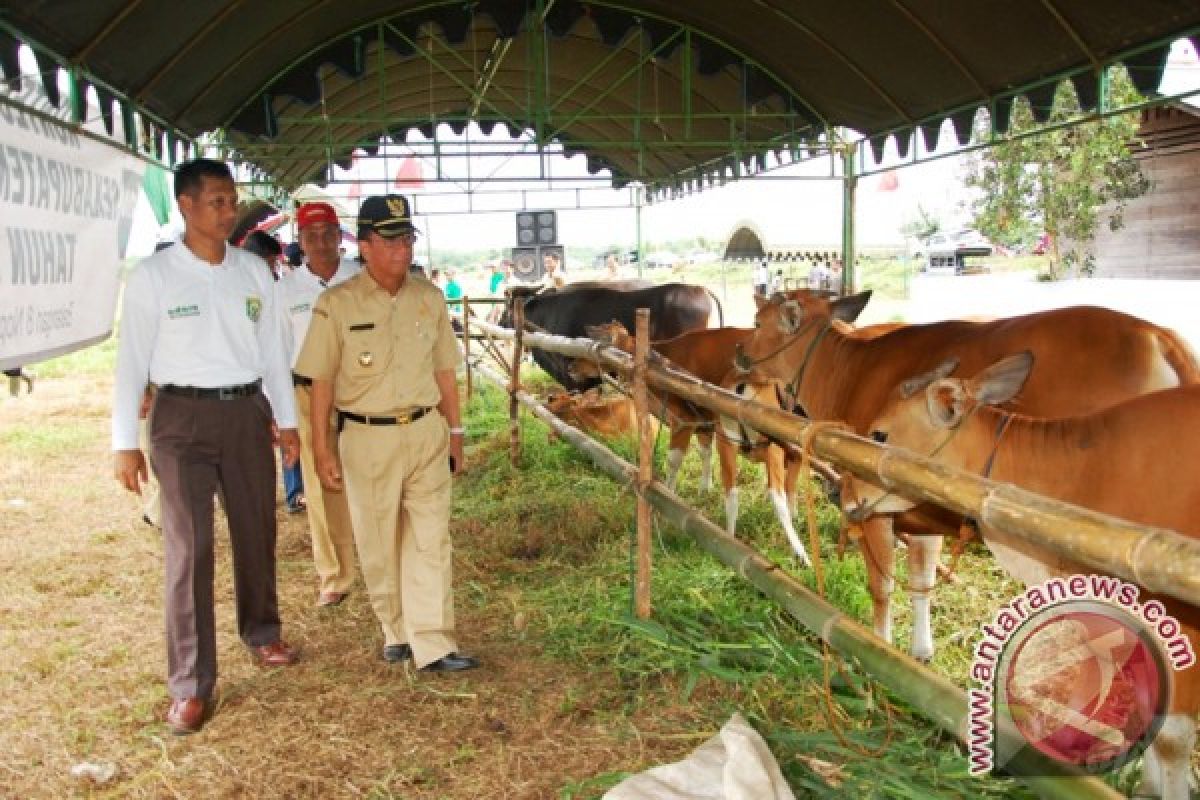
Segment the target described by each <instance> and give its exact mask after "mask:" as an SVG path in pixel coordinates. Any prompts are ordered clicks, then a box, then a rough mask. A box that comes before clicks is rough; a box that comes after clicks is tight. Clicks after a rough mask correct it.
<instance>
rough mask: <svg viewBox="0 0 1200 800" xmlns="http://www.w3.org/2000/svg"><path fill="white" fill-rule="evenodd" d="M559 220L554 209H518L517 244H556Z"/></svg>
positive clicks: (525, 245) (527, 245) (521, 245)
mask: <svg viewBox="0 0 1200 800" xmlns="http://www.w3.org/2000/svg"><path fill="white" fill-rule="evenodd" d="M557 242H558V220H557V218H556V215H555V213H554V212H553V211H518V212H517V246H518V247H531V246H534V245H544V244H556V243H557Z"/></svg>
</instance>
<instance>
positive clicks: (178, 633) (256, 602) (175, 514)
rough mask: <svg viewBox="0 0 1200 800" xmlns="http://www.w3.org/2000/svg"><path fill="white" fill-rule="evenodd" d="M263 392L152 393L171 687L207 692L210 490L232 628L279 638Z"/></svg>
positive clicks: (211, 622) (210, 663)
mask: <svg viewBox="0 0 1200 800" xmlns="http://www.w3.org/2000/svg"><path fill="white" fill-rule="evenodd" d="M270 426H271V408H270V404H269V403H268V402H267V399H266V397H264V396H263V395H262V394H258V395H254V396H252V397H243V398H238V399H234V400H216V399H211V400H210V399H195V398H190V397H180V396H178V395H172V394H168V393H166V392H158V394H157V396H156V397H155V399H154V408H153V410H152V412H151V418H150V460H151V464H152V465H153V467H154V474H155V475H156V476H157V478H158V484H159V487H160V490H161V493H162V513H163V520H162V524H163V551H164V556H165V560H166V582H165V587H164V588H165V594H166V623H167V691H168V692H169V693H170V695H171V696H172V697H174V698H184V697H202V698H208V697H211V696H212V692H213V688H214V687H215V686H216V682H217V632H216V622H215V614H214V611H213V569H214V568H213V494H214V492H215V491H216V490H217V488H218V487H220V489H221V490H222V494H223V496H224V498H225V514H226V517H227V518H228V520H229V538H230V542H231V545H232V551H233V583H234V592H235V594H236V597H237V625H238V634H239V635H240V636H241V638H242V641H243V642H245V643H246V644H247V645H248V646H258V645H264V644H270V643H272V642H274V641H276V640H278V639H279V635H280V627H281V626H280V622H279V605H278V601H277V599H276V595H275V456H274V450H273V448H272V444H271V428H270Z"/></svg>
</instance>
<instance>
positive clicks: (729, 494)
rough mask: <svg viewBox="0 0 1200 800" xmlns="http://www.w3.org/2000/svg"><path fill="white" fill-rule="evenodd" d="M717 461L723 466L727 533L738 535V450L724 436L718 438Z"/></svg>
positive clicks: (722, 484) (722, 483) (722, 475)
mask: <svg viewBox="0 0 1200 800" xmlns="http://www.w3.org/2000/svg"><path fill="white" fill-rule="evenodd" d="M717 460H718V461H719V462H720V465H721V486H722V487H723V488H724V489H725V531H726V532H727V533H728V534H729V535H730V536H736V535H737V519H738V487H737V475H738V465H737V449H736V448H735V447H734V445H733V442H731V441H729V440H728V439H727V438H725V437H724V436H718V437H717Z"/></svg>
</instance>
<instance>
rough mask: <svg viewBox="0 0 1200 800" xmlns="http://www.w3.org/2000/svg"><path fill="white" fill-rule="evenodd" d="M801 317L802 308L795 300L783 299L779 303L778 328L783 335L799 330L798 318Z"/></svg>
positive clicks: (802, 315)
mask: <svg viewBox="0 0 1200 800" xmlns="http://www.w3.org/2000/svg"><path fill="white" fill-rule="evenodd" d="M803 318H804V309H803V308H801V307H800V304H799V303H797V302H796V301H795V300H785V301H783V302H782V303H780V304H779V330H780V332H781V333H783V334H784V335H785V336H790V335H791V334H793V333H795V332H796V331H798V330H800V320H802V319H803Z"/></svg>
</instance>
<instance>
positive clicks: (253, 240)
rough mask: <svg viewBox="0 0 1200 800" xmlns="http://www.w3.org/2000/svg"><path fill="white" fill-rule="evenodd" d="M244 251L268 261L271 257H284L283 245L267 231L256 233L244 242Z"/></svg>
mask: <svg viewBox="0 0 1200 800" xmlns="http://www.w3.org/2000/svg"><path fill="white" fill-rule="evenodd" d="M242 249H243V250H245V251H246V252H248V253H254V255H256V256H258V257H259V258H261V259H263V260H264V261H266V260H267V259H268V258H270V257H271V256H281V255H283V245H281V244H280V243H279V240H278V239H276V238H275V237H274V236H272V235H271V234H269V233H267V232H266V231H254V232H253V233H251V234H250V235H249V236H247V237H246V240H245V241H244V242H242Z"/></svg>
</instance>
